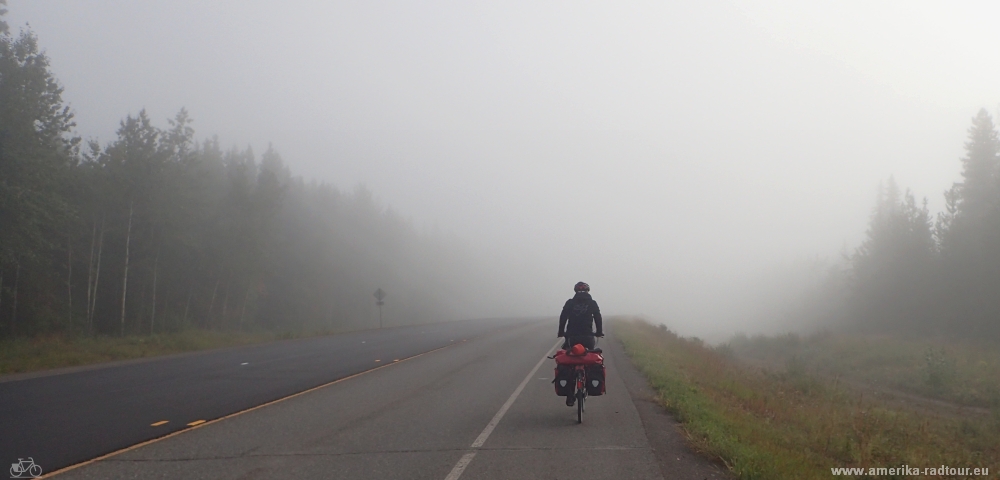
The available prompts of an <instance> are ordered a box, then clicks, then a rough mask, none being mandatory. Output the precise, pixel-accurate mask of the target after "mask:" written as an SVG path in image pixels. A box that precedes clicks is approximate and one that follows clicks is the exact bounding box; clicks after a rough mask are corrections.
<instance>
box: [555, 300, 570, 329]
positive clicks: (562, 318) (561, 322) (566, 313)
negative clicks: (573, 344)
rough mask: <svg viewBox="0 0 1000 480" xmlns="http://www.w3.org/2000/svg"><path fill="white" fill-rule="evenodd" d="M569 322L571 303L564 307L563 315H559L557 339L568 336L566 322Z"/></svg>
mask: <svg viewBox="0 0 1000 480" xmlns="http://www.w3.org/2000/svg"><path fill="white" fill-rule="evenodd" d="M567 320H569V302H566V304H565V305H563V309H562V313H560V314H559V333H558V334H557V335H556V336H557V337H564V336H566V321H567Z"/></svg>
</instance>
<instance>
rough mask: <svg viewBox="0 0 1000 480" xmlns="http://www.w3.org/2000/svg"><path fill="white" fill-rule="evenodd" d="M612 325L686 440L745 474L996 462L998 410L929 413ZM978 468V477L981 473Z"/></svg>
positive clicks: (645, 328)
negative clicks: (971, 415)
mask: <svg viewBox="0 0 1000 480" xmlns="http://www.w3.org/2000/svg"><path fill="white" fill-rule="evenodd" d="M616 332H617V335H618V336H619V337H620V338H621V339H622V340H623V342H624V344H625V349H626V351H627V352H628V354H629V355H630V356H631V357H632V359H633V361H635V363H636V365H638V366H639V368H640V369H641V370H642V371H643V373H644V374H645V375H646V376H647V377H648V378H649V380H650V382H651V384H652V385H653V387H654V388H655V389H656V391H657V392H658V394H659V396H660V401H661V402H662V403H663V405H664V406H665V407H666V408H667V409H669V410H670V411H672V412H674V413H675V414H676V415H677V417H678V419H679V420H680V421H681V422H682V423H683V424H684V428H685V430H686V431H687V433H688V435H689V437H690V440H691V442H692V443H693V444H694V446H695V447H696V448H698V449H699V450H701V451H703V452H704V453H706V454H708V455H710V456H713V457H717V458H720V459H722V460H723V461H724V462H725V463H726V464H727V465H728V466H729V467H730V468H731V469H732V470H733V471H734V472H735V473H736V474H737V475H738V476H739V478H743V479H810V478H824V479H828V478H831V476H832V475H831V472H830V468H831V467H852V466H857V467H890V466H899V465H909V466H913V467H925V466H926V467H930V466H938V465H948V466H953V467H965V466H968V467H989V468H990V469H991V471H993V472H995V471H996V470H994V469H995V468H996V467H1000V411H997V410H994V413H993V414H992V415H984V416H980V418H959V417H955V416H950V415H945V416H936V415H926V414H921V413H918V412H915V411H910V410H906V409H902V408H899V407H898V406H897V405H891V404H887V403H885V402H882V401H880V400H874V399H871V398H865V397H864V396H863V395H862V394H860V393H857V392H855V391H853V390H852V389H851V388H850V387H848V386H845V385H844V384H843V383H842V382H838V381H837V379H836V378H826V377H818V376H814V375H811V374H809V373H807V372H806V371H805V370H804V369H800V368H792V369H786V370H785V371H782V372H780V373H775V372H770V371H768V370H764V369H760V368H754V367H749V366H747V365H744V364H741V363H740V362H739V361H738V360H736V359H735V358H734V357H733V356H732V355H731V350H726V349H721V350H720V349H714V348H711V347H709V346H706V345H704V344H703V343H702V342H700V341H698V340H696V339H686V338H682V337H679V336H677V335H676V334H674V333H673V332H671V331H669V330H667V329H666V328H662V327H655V326H652V325H650V324H648V323H645V322H640V321H618V322H616ZM979 478H982V477H979Z"/></svg>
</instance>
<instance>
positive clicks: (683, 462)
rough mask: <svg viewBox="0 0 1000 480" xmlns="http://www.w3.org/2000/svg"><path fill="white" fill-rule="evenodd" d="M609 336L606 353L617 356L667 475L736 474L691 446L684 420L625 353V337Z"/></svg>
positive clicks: (719, 476)
mask: <svg viewBox="0 0 1000 480" xmlns="http://www.w3.org/2000/svg"><path fill="white" fill-rule="evenodd" d="M609 340H610V341H608V342H604V344H603V345H602V347H604V351H605V353H610V354H611V356H612V357H614V358H615V365H617V370H618V374H619V375H620V376H621V378H622V381H624V382H625V387H626V389H627V390H628V394H629V397H631V399H632V403H633V404H634V405H635V408H636V410H637V411H638V412H639V418H640V419H641V420H642V426H643V429H644V430H645V431H646V439H647V441H648V442H649V445H650V446H651V447H652V449H653V452H654V453H655V455H656V461H657V462H658V463H659V466H660V471H661V472H662V473H663V477H664V478H670V479H691V480H695V479H697V480H708V479H713V480H715V479H719V480H722V479H732V478H735V477H734V476H733V475H732V473H731V472H729V471H728V470H727V469H725V467H723V466H722V465H720V464H719V463H717V462H714V461H712V460H710V459H707V458H705V457H702V456H701V455H699V454H698V453H697V452H695V451H694V450H692V449H691V447H690V446H689V445H688V443H687V440H686V439H685V437H684V433H683V431H682V430H681V428H680V424H679V423H678V422H677V421H676V420H675V419H674V418H673V417H672V416H671V415H670V414H668V413H667V412H666V411H665V410H664V409H663V407H662V406H660V404H659V403H657V402H656V396H655V394H654V393H653V389H652V387H650V385H649V382H648V381H647V380H646V377H644V376H643V375H642V373H640V372H639V370H638V369H637V368H636V367H635V365H634V364H633V363H632V359H630V358H629V357H628V355H627V354H626V353H625V350H624V349H623V348H622V344H621V341H620V340H618V339H617V338H615V337H614V334H613V333H612V334H611V335H609Z"/></svg>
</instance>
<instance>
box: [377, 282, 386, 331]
mask: <svg viewBox="0 0 1000 480" xmlns="http://www.w3.org/2000/svg"><path fill="white" fill-rule="evenodd" d="M383 298H385V292H383V291H382V289H381V288H380V289H378V290H375V305H378V328H382V305H385V302H383V301H382V299H383Z"/></svg>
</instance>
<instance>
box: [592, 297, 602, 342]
mask: <svg viewBox="0 0 1000 480" xmlns="http://www.w3.org/2000/svg"><path fill="white" fill-rule="evenodd" d="M593 305H594V323H595V324H596V325H597V334H596V335H597V336H598V337H603V336H604V323H603V320H604V319H603V318H602V317H601V307H598V306H597V302H596V301H595V302H594V303H593Z"/></svg>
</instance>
